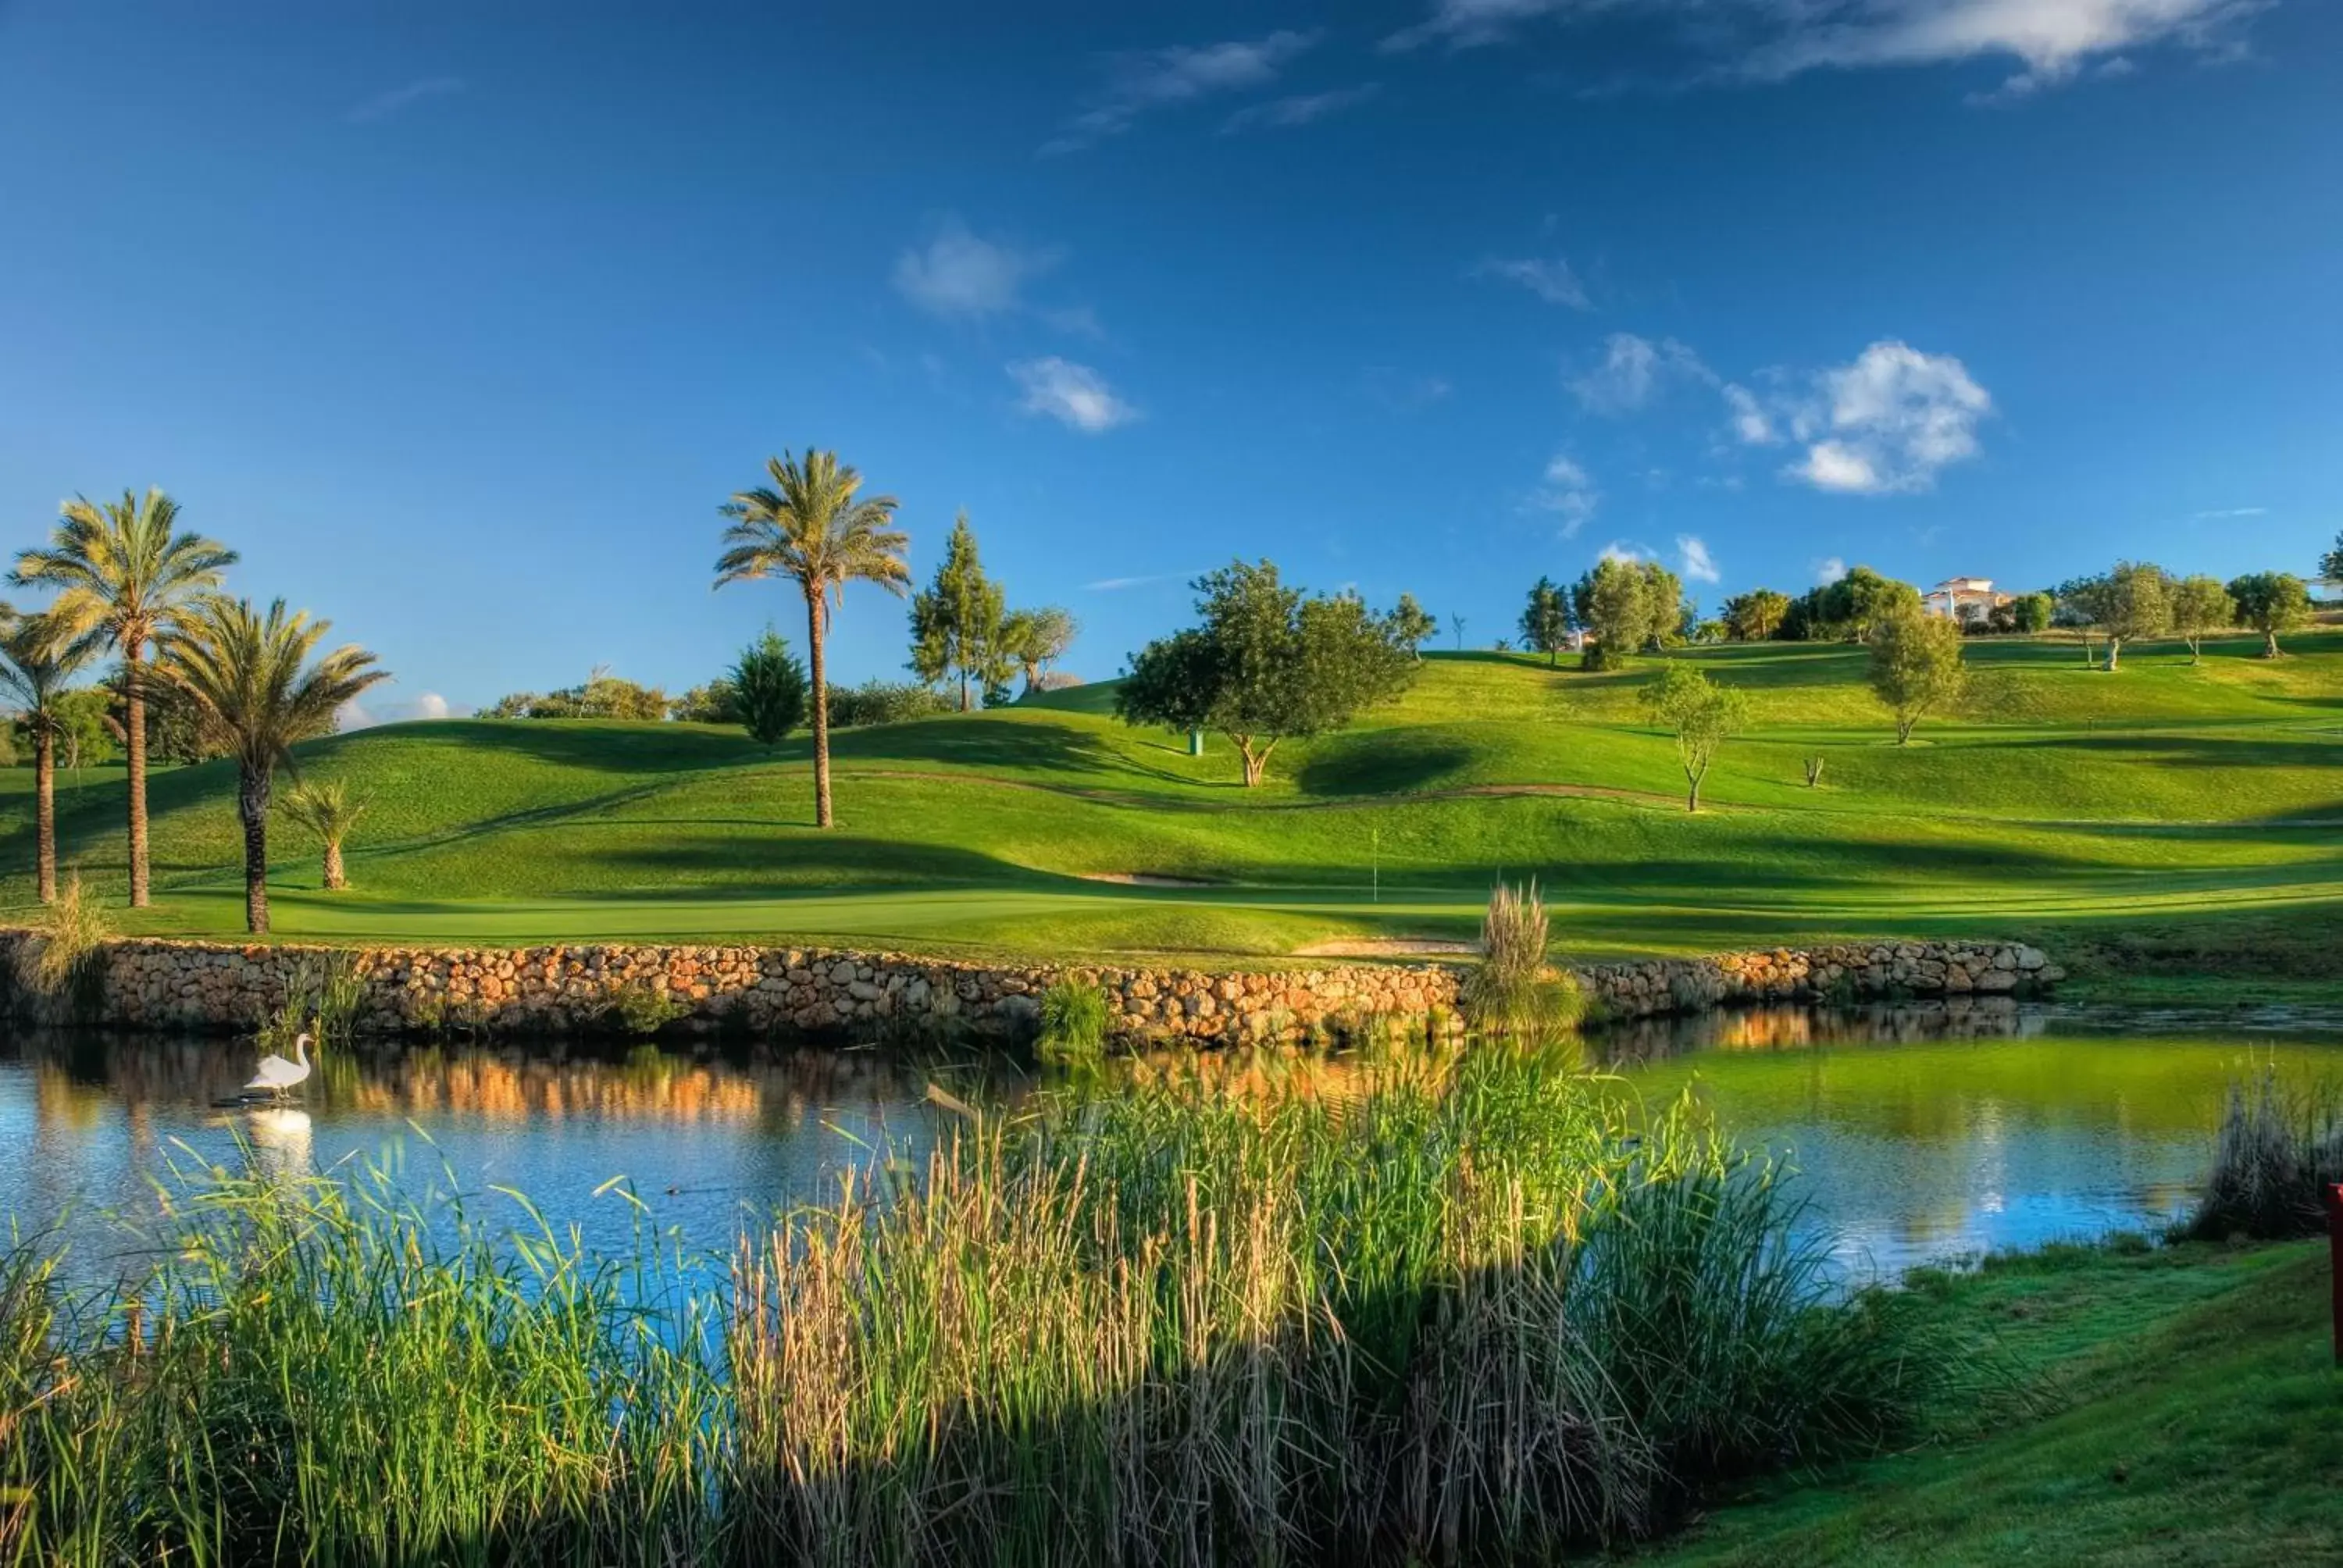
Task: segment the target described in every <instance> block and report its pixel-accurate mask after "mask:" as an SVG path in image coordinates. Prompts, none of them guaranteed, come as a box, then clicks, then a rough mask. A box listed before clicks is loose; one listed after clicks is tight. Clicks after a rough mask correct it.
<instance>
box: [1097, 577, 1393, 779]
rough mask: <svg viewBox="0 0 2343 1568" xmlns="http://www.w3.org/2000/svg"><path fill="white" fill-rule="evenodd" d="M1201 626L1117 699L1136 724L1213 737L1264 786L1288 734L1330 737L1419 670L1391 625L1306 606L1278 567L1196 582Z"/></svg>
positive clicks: (1356, 604) (1139, 661)
mask: <svg viewBox="0 0 2343 1568" xmlns="http://www.w3.org/2000/svg"><path fill="white" fill-rule="evenodd" d="M1193 587H1194V588H1195V590H1196V612H1197V615H1198V617H1199V618H1200V619H1201V622H1202V624H1200V625H1197V626H1193V627H1190V628H1187V629H1186V630H1183V631H1177V632H1174V633H1172V635H1171V636H1170V637H1167V638H1159V639H1157V640H1156V641H1154V642H1151V643H1149V644H1148V645H1147V646H1146V647H1145V648H1142V649H1141V650H1140V652H1139V653H1138V655H1137V656H1136V657H1134V658H1132V659H1131V673H1130V674H1129V675H1128V676H1127V677H1125V678H1124V679H1123V681H1122V683H1121V686H1120V687H1119V688H1118V689H1117V690H1116V693H1115V713H1116V715H1117V717H1119V718H1121V719H1122V720H1123V722H1125V723H1127V724H1159V725H1163V726H1167V727H1169V728H1171V729H1211V730H1215V731H1217V732H1219V733H1220V734H1222V735H1224V736H1226V737H1227V738H1228V739H1229V742H1230V743H1231V744H1232V745H1233V746H1234V747H1235V748H1236V749H1237V752H1238V755H1239V756H1240V757H1242V759H1243V762H1244V781H1245V784H1246V787H1247V788H1252V787H1253V786H1256V785H1258V784H1260V782H1261V781H1262V777H1263V775H1264V774H1265V772H1266V771H1267V769H1268V766H1269V757H1270V753H1271V752H1272V751H1273V750H1275V749H1276V748H1277V744H1278V742H1279V741H1281V740H1283V739H1286V738H1288V737H1290V736H1309V735H1319V734H1323V733H1325V732H1326V731H1328V730H1332V729H1342V727H1343V726H1345V725H1347V724H1349V723H1350V722H1351V720H1352V719H1354V718H1356V717H1357V716H1358V714H1359V713H1360V712H1361V711H1362V710H1363V709H1367V708H1370V707H1373V706H1374V705H1375V704H1378V703H1382V702H1388V701H1390V700H1392V699H1394V698H1396V697H1397V696H1398V695H1399V694H1400V693H1401V692H1403V691H1404V690H1405V689H1407V688H1408V687H1409V686H1410V685H1411V684H1413V681H1414V679H1415V673H1416V667H1415V661H1414V659H1413V657H1412V656H1411V655H1410V652H1409V650H1408V648H1407V646H1406V644H1405V643H1404V642H1403V641H1402V640H1401V638H1400V637H1399V635H1398V632H1397V631H1396V630H1395V629H1394V628H1393V623H1392V620H1391V619H1390V618H1388V617H1381V616H1377V615H1374V614H1373V613H1372V612H1371V611H1370V610H1369V609H1368V608H1367V607H1366V604H1365V601H1363V600H1362V599H1361V598H1358V596H1357V595H1355V594H1337V595H1334V596H1332V597H1331V598H1328V597H1304V595H1303V594H1302V590H1301V589H1300V588H1288V587H1287V586H1285V585H1284V584H1283V583H1282V582H1281V581H1280V580H1279V579H1278V575H1277V568H1276V567H1274V566H1272V564H1271V563H1269V562H1268V561H1262V562H1260V563H1258V564H1257V565H1247V564H1246V563H1245V562H1243V561H1235V562H1232V563H1231V564H1230V565H1228V566H1225V567H1222V568H1221V569H1220V570H1218V571H1214V572H1209V573H1207V574H1205V575H1204V576H1202V577H1201V578H1197V579H1196V580H1195V583H1194V584H1193Z"/></svg>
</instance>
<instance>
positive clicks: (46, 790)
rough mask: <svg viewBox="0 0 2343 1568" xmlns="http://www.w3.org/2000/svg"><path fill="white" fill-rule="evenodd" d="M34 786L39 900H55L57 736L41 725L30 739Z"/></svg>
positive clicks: (49, 901)
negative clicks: (38, 846)
mask: <svg viewBox="0 0 2343 1568" xmlns="http://www.w3.org/2000/svg"><path fill="white" fill-rule="evenodd" d="M33 775H34V778H35V785H34V789H35V791H36V793H37V794H38V795H39V797H40V804H39V806H38V808H37V826H36V828H35V834H36V835H37V837H38V838H39V840H40V848H39V851H38V854H39V860H40V883H41V902H43V903H45V904H54V903H55V902H56V901H57V738H56V736H55V734H54V733H52V732H51V731H50V730H49V729H47V728H46V727H45V726H44V727H43V729H42V730H41V732H40V734H39V736H38V737H37V738H36V739H35V740H34V742H33Z"/></svg>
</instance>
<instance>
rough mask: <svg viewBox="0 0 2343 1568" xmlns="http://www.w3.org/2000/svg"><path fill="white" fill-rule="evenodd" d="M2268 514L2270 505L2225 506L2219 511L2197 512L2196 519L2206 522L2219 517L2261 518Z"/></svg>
mask: <svg viewBox="0 0 2343 1568" xmlns="http://www.w3.org/2000/svg"><path fill="white" fill-rule="evenodd" d="M2268 515H2269V508H2268V507H2225V508H2222V509H2221V510H2219V511H2215V512H2198V513H2197V514H2196V520H2197V522H2200V523H2206V522H2211V521H2213V520H2215V519H2216V518H2260V517H2267V516H2268Z"/></svg>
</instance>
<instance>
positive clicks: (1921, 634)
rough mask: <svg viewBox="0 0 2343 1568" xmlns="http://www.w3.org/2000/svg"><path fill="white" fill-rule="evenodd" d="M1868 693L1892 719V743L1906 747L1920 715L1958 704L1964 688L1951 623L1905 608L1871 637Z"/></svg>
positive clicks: (1957, 631) (1957, 637) (1955, 627)
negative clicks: (1894, 732)
mask: <svg viewBox="0 0 2343 1568" xmlns="http://www.w3.org/2000/svg"><path fill="white" fill-rule="evenodd" d="M1869 675H1870V680H1871V689H1872V691H1873V692H1874V693H1875V694H1876V695H1877V697H1878V699H1879V700H1880V701H1882V702H1884V703H1885V704H1886V705H1887V706H1888V708H1889V709H1892V710H1893V711H1894V712H1895V715H1896V745H1898V746H1908V745H1910V744H1911V742H1912V730H1913V729H1914V728H1915V727H1916V725H1918V723H1919V722H1920V720H1921V719H1922V718H1924V717H1925V716H1926V715H1927V714H1929V713H1931V712H1936V711H1941V710H1942V709H1946V708H1950V707H1952V706H1953V705H1954V704H1956V703H1957V702H1958V701H1960V699H1961V697H1962V694H1963V693H1964V692H1965V691H1966V689H1967V687H1968V671H1967V669H1966V668H1965V667H1964V666H1963V665H1962V663H1961V628H1960V623H1959V622H1957V621H1953V620H1947V619H1946V618H1943V617H1941V616H1932V615H1926V614H1924V613H1923V612H1921V611H1920V610H1918V609H1916V608H1914V609H1905V610H1902V611H1899V612H1897V613H1896V614H1894V615H1890V616H1889V617H1888V618H1886V619H1885V620H1883V621H1881V622H1880V623H1879V625H1878V626H1877V627H1876V628H1875V629H1874V630H1873V632H1872V638H1871V666H1870V671H1869Z"/></svg>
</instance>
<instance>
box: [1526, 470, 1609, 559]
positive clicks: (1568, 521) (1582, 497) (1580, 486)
mask: <svg viewBox="0 0 2343 1568" xmlns="http://www.w3.org/2000/svg"><path fill="white" fill-rule="evenodd" d="M1602 502H1603V492H1602V491H1600V490H1598V489H1596V488H1595V487H1594V480H1593V479H1592V478H1590V477H1588V476H1587V472H1586V470H1585V469H1584V468H1583V467H1580V466H1579V465H1578V463H1577V462H1576V461H1575V460H1574V459H1573V458H1571V457H1567V456H1565V455H1564V454H1562V453H1559V452H1557V453H1556V454H1554V457H1552V458H1550V459H1548V460H1547V463H1546V466H1545V473H1544V482H1543V483H1541V484H1540V485H1539V487H1538V488H1537V489H1536V490H1535V491H1534V492H1533V493H1532V494H1531V496H1530V505H1531V507H1532V508H1534V509H1535V510H1537V511H1541V512H1550V513H1552V514H1553V515H1554V517H1556V518H1559V519H1561V526H1562V537H1563V538H1565V539H1567V538H1576V537H1577V534H1578V530H1579V529H1581V528H1584V527H1585V526H1586V524H1587V520H1588V519H1589V518H1593V517H1594V513H1595V509H1596V508H1598V507H1600V506H1601V505H1602Z"/></svg>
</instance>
